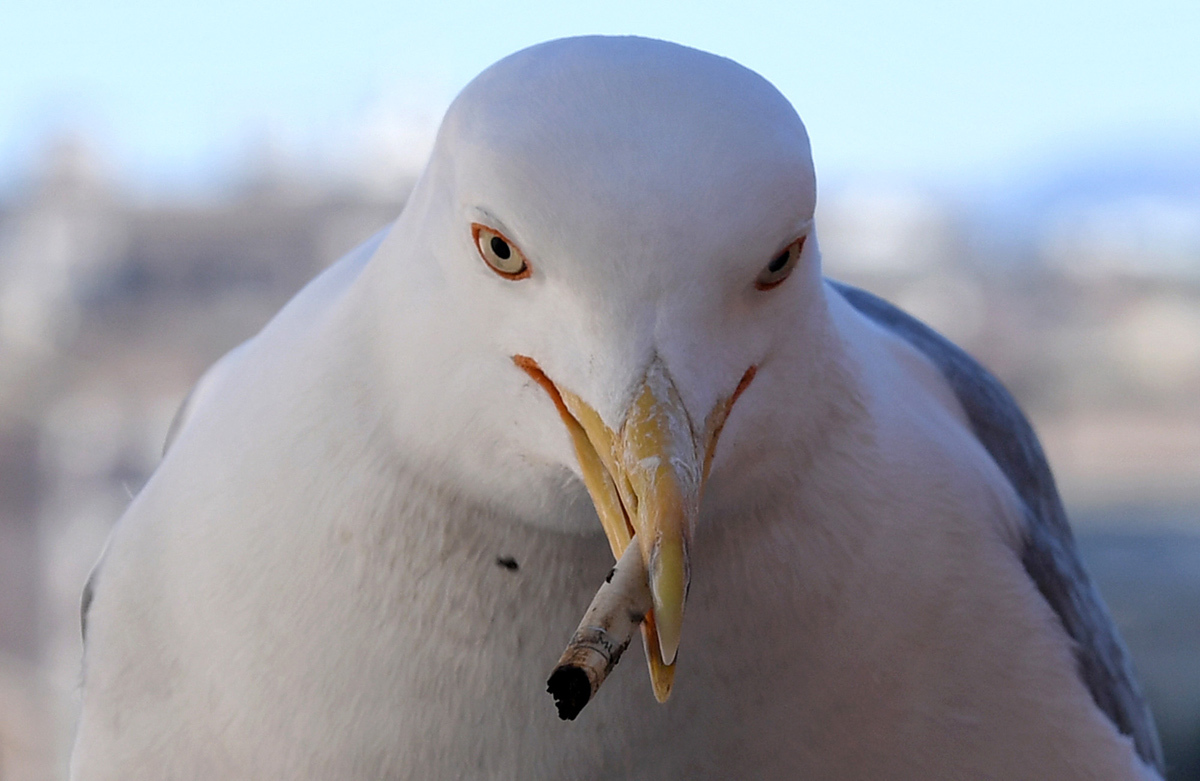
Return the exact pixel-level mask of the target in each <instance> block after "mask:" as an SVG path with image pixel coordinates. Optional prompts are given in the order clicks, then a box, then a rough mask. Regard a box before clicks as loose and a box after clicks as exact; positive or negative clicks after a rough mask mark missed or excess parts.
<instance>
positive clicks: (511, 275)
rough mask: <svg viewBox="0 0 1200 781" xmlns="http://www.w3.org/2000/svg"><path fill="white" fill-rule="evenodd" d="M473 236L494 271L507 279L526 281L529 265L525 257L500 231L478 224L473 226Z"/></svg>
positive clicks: (484, 258)
mask: <svg viewBox="0 0 1200 781" xmlns="http://www.w3.org/2000/svg"><path fill="white" fill-rule="evenodd" d="M471 234H472V235H473V236H474V237H475V247H476V248H477V249H478V250H479V254H480V256H481V257H482V258H483V260H484V262H485V263H487V264H488V268H490V269H491V270H492V271H495V272H496V273H497V274H499V275H500V276H502V277H504V278H505V279H524V278H525V277H527V276H529V274H530V270H529V263H528V262H526V260H525V255H524V254H522V252H521V250H519V249H517V245H515V244H513V243H512V242H511V241H509V240H508V239H507V238H505V236H504V234H502V233H501V232H500V231H497V230H493V229H492V228H489V227H487V226H486V225H480V224H479V223H477V222H476V223H472V224H471Z"/></svg>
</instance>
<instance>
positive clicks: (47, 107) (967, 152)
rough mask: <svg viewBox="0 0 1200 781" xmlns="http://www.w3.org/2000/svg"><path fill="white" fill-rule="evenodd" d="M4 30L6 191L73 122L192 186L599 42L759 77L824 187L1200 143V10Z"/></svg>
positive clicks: (1031, 5)
mask: <svg viewBox="0 0 1200 781" xmlns="http://www.w3.org/2000/svg"><path fill="white" fill-rule="evenodd" d="M14 3H15V6H14ZM3 21H4V23H3V25H2V26H0V188H2V187H3V185H4V184H5V183H6V182H10V181H11V180H12V179H13V178H14V177H15V176H17V175H19V174H20V173H21V172H22V171H24V170H26V169H27V168H28V166H29V161H30V160H31V159H34V157H35V156H36V154H37V151H38V149H39V148H40V147H41V146H42V145H43V144H44V139H45V138H46V136H47V134H50V133H54V132H60V131H63V130H69V129H76V130H82V131H83V132H85V133H86V134H88V135H90V136H92V137H93V138H94V139H96V141H97V143H98V144H99V145H100V146H102V147H103V148H104V149H105V150H106V153H107V154H108V155H109V156H110V157H111V160H112V162H113V166H114V167H115V168H116V169H118V170H119V171H120V172H121V174H122V175H123V176H125V177H127V178H129V179H131V180H133V181H137V182H140V183H142V184H146V185H150V186H156V185H164V186H170V185H173V186H183V187H187V186H191V185H193V184H196V183H203V182H205V181H207V180H210V179H212V177H214V176H217V175H218V172H220V171H222V170H228V168H229V166H230V165H232V163H231V162H230V161H231V160H236V158H237V156H238V155H239V154H244V153H245V148H246V145H247V144H248V143H249V142H248V139H253V138H255V137H256V136H261V135H262V134H263V133H266V132H270V133H273V134H276V135H281V136H283V137H285V138H288V139H293V145H294V146H296V147H297V148H300V149H307V150H310V151H312V150H320V149H322V148H325V147H329V146H331V145H336V144H337V143H339V139H341V138H343V135H344V134H343V135H339V133H340V132H341V131H340V130H339V129H340V128H344V127H346V126H348V125H353V124H354V123H355V122H358V121H360V120H361V118H362V117H363V115H364V114H366V113H369V111H370V110H371V107H372V106H373V105H377V104H379V103H380V102H388V101H390V102H391V103H393V104H398V105H400V106H402V107H406V108H405V110H412V111H413V112H414V113H415V114H417V115H423V116H427V120H426V121H428V122H433V121H434V119H435V118H436V115H437V114H439V113H440V110H441V109H442V108H444V106H445V105H446V103H448V102H449V100H450V98H451V97H452V96H453V95H454V93H455V92H457V90H458V89H460V88H461V87H462V86H463V85H464V84H465V83H466V82H467V81H468V80H469V79H470V78H471V77H472V76H473V75H474V74H475V73H477V72H478V71H479V70H481V69H482V68H484V67H486V66H487V65H488V64H490V63H491V62H493V61H494V60H496V59H498V58H500V57H502V56H504V55H505V54H507V53H509V52H511V51H514V50H516V49H519V48H522V47H524V46H527V45H529V44H532V43H536V42H538V41H542V40H546V39H549V38H556V37H561V36H566V35H575V34H583V33H635V34H641V35H649V36H653V37H660V38H667V39H670V40H674V41H678V42H680V43H685V44H689V45H692V46H696V47H699V48H702V49H707V50H709V51H713V52H716V53H719V54H723V55H726V56H729V57H732V58H733V59H736V60H738V61H739V62H742V63H743V64H745V65H747V66H749V67H751V68H754V69H755V70H757V71H759V72H760V73H762V74H763V75H764V76H766V77H767V78H768V79H770V80H771V81H772V82H774V83H775V85H776V86H778V87H779V88H780V90H782V91H783V93H784V94H785V95H787V96H788V97H789V98H790V99H791V100H792V102H793V103H794V104H795V105H796V107H797V109H798V110H799V112H800V114H801V116H802V117H804V119H805V122H806V124H807V125H808V127H809V131H810V134H811V136H812V139H813V145H814V153H815V156H816V159H817V165H818V171H819V173H824V174H826V175H830V174H833V175H847V174H871V175H882V176H892V177H905V178H915V179H919V180H925V181H930V182H940V183H945V184H950V185H955V184H962V183H969V182H973V181H984V180H988V179H989V178H990V179H995V178H997V177H1002V176H1003V175H1005V172H1006V171H1009V170H1011V169H1012V168H1014V167H1019V166H1022V165H1028V164H1030V161H1031V160H1036V159H1037V158H1040V157H1046V156H1055V155H1062V154H1067V153H1072V152H1077V151H1079V150H1084V151H1086V149H1087V148H1089V147H1095V148H1097V149H1101V148H1108V147H1112V148H1125V147H1137V146H1141V147H1145V146H1147V145H1149V146H1154V145H1156V144H1166V145H1170V144H1181V145H1190V144H1195V143H1197V139H1200V44H1198V43H1197V41H1200V2H1197V0H1136V1H1135V0H1121V1H1120V2H1112V1H1106V0H1090V1H1089V2H1055V0H1042V2H1035V1H1033V0H1010V1H1009V2H1004V3H970V2H965V1H964V0H959V2H939V1H935V0H909V2H903V3H882V2H866V1H857V2H856V1H854V0H846V1H843V2H823V3H803V2H790V3H787V2H772V1H770V0H743V1H742V2H736V3H728V2H726V3H719V2H693V3H688V4H677V5H676V4H666V3H653V2H633V1H630V2H626V1H625V0H621V1H619V2H608V3H603V4H601V3H567V2H561V0H560V1H559V2H520V1H519V0H514V2H511V3H508V4H496V3H482V2H452V1H444V2H432V1H427V2H421V3H414V2H399V3H395V2H393V3H382V2H377V1H376V0H339V2H337V3H334V2H331V1H330V2H323V3H315V2H309V1H308V0H293V1H292V2H287V3H283V2H278V0H262V1H261V2H247V0H238V1H237V2H235V1H234V0H209V1H208V2H204V3H187V2H182V3H181V2H164V1H163V0H127V1H126V2H115V1H110V2H94V1H92V2H79V1H78V0H10V2H9V3H6V8H5V11H4V13H3Z"/></svg>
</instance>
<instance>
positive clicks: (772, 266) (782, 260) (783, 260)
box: [492, 239, 792, 274]
mask: <svg viewBox="0 0 1200 781" xmlns="http://www.w3.org/2000/svg"><path fill="white" fill-rule="evenodd" d="M492 241H495V239H492ZM791 254H792V253H791V250H784V251H783V254H782V255H780V256H779V257H777V258H775V260H772V261H771V262H770V263H769V264H768V265H767V271H770V272H771V273H772V274H774V273H776V272H777V271H779V270H780V269H781V268H783V267H784V266H786V265H787V262H788V256H789V255H791Z"/></svg>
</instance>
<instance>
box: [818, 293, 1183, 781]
mask: <svg viewBox="0 0 1200 781" xmlns="http://www.w3.org/2000/svg"><path fill="white" fill-rule="evenodd" d="M831 284H832V285H833V287H834V288H835V289H836V290H837V291H838V292H839V293H841V294H842V296H843V297H844V298H845V299H846V301H848V302H849V303H850V305H851V306H853V307H854V308H855V309H857V310H858V311H859V312H861V313H862V314H864V315H866V316H867V317H868V318H870V319H871V320H873V321H874V322H875V323H877V324H879V325H880V326H882V327H884V328H886V329H888V330H889V331H891V332H892V333H894V334H896V335H897V336H899V337H901V338H902V339H904V340H905V341H907V342H908V343H909V344H911V345H912V346H913V347H915V348H916V349H918V350H920V351H921V352H922V353H924V354H925V356H926V357H927V358H929V360H931V361H932V362H933V363H934V365H936V366H937V367H938V368H939V369H940V370H941V372H942V374H943V375H945V377H946V380H947V381H948V382H949V383H950V387H951V388H952V389H953V390H954V394H955V395H956V396H957V397H958V401H959V403H960V404H962V406H963V409H964V410H965V411H966V413H967V419H968V420H969V421H970V423H971V427H972V428H973V429H974V431H975V436H976V437H978V439H979V441H980V442H981V443H982V444H983V446H984V447H985V448H986V449H987V451H988V453H990V454H991V456H992V458H993V459H994V460H995V461H996V464H997V465H999V467H1000V469H1001V470H1002V471H1003V472H1004V474H1005V475H1006V476H1007V477H1008V479H1009V482H1011V483H1012V485H1013V487H1014V488H1016V491H1017V494H1018V495H1019V496H1020V498H1021V500H1022V501H1023V502H1024V505H1025V508H1024V509H1025V514H1026V517H1027V521H1028V522H1027V523H1026V529H1025V539H1024V549H1023V550H1022V553H1021V563H1022V564H1023V565H1024V567H1025V571H1026V572H1027V573H1029V577H1031V578H1032V579H1033V581H1034V583H1036V584H1037V587H1038V590H1039V591H1040V592H1041V593H1042V596H1043V597H1044V598H1045V599H1046V602H1048V603H1049V604H1050V607H1051V608H1053V609H1054V612H1055V613H1057V614H1058V617H1059V618H1060V619H1061V620H1062V624H1063V627H1064V628H1065V629H1066V630H1067V634H1069V635H1070V636H1071V638H1072V639H1073V640H1074V641H1075V658H1076V662H1077V664H1078V670H1079V675H1080V677H1081V678H1082V679H1083V681H1084V683H1086V684H1087V687H1088V689H1089V690H1090V691H1091V693H1092V699H1094V700H1095V701H1096V705H1098V706H1099V707H1100V710H1102V711H1104V713H1106V714H1107V715H1108V717H1109V718H1110V719H1112V722H1113V723H1114V724H1115V725H1116V726H1117V729H1119V730H1120V731H1121V732H1122V733H1123V734H1125V735H1128V736H1129V737H1131V738H1132V739H1133V743H1134V746H1135V747H1136V748H1137V752H1138V754H1139V755H1140V756H1141V758H1142V760H1143V761H1144V762H1146V763H1147V764H1149V765H1152V766H1153V767H1155V768H1157V769H1158V771H1159V772H1160V773H1165V770H1164V767H1163V755H1162V747H1161V746H1160V745H1159V742H1158V731H1157V730H1156V729H1155V726H1154V717H1153V716H1152V715H1151V714H1150V709H1149V708H1148V707H1147V705H1146V701H1145V699H1144V697H1143V696H1142V692H1141V689H1140V688H1139V687H1138V684H1137V681H1136V680H1135V678H1134V675H1133V667H1132V664H1131V662H1130V659H1129V653H1128V652H1127V651H1126V650H1125V646H1124V644H1123V643H1122V642H1121V638H1120V637H1119V636H1118V635H1117V631H1116V628H1115V627H1114V626H1113V622H1112V618H1111V617H1110V616H1109V614H1108V610H1107V608H1105V606H1104V602H1103V601H1102V600H1101V599H1100V595H1099V593H1098V592H1097V591H1096V588H1095V586H1094V585H1093V584H1092V581H1091V578H1089V577H1088V574H1087V572H1086V571H1085V570H1084V568H1083V564H1082V562H1081V561H1080V559H1079V554H1078V552H1077V550H1076V547H1075V538H1074V536H1073V535H1072V534H1071V527H1070V526H1069V525H1068V523H1067V515H1066V511H1065V510H1064V509H1063V504H1062V500H1061V499H1060V498H1059V496H1058V489H1057V488H1055V486H1054V477H1053V475H1051V473H1050V466H1049V464H1047V462H1046V457H1045V455H1043V453H1042V448H1041V445H1040V444H1039V443H1038V439H1037V435H1036V434H1034V433H1033V428H1032V427H1031V426H1030V425H1029V421H1027V420H1026V419H1025V416H1024V414H1022V412H1021V410H1020V408H1019V407H1018V406H1017V403H1016V401H1014V400H1013V398H1012V396H1011V395H1010V394H1009V393H1008V391H1007V390H1005V388H1004V386H1003V385H1001V384H1000V381H999V380H997V379H996V378H995V377H993V376H992V375H991V374H989V373H988V371H987V370H986V369H984V368H983V367H982V366H980V365H979V363H977V362H976V361H975V359H974V358H972V357H971V356H969V355H967V354H966V353H965V352H964V351H963V350H961V349H959V348H958V347H956V346H955V345H954V344H952V343H951V342H950V341H949V340H947V339H946V338H945V337H943V336H942V335H941V334H938V333H937V332H936V331H934V330H933V329H931V328H929V327H928V326H926V325H925V324H924V323H922V322H920V321H919V320H917V319H915V318H913V317H912V316H910V315H908V314H906V313H904V312H902V311H900V310H899V309H897V308H896V307H895V306H893V305H892V304H890V303H888V302H887V301H884V300H883V299H882V298H879V297H877V296H874V295H872V294H870V293H867V292H866V291H863V290H859V289H858V288H855V287H851V286H849V285H844V284H841V283H838V282H833V283H831Z"/></svg>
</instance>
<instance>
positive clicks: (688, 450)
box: [513, 355, 755, 702]
mask: <svg viewBox="0 0 1200 781" xmlns="http://www.w3.org/2000/svg"><path fill="white" fill-rule="evenodd" d="M513 361H514V363H516V364H517V366H519V367H520V368H521V369H523V370H524V371H525V372H526V373H528V374H529V375H530V376H531V377H533V379H534V380H536V381H537V382H538V384H539V385H541V386H542V387H543V388H544V389H545V390H546V392H547V393H549V394H550V397H551V399H552V400H553V401H554V403H555V406H556V407H557V408H558V411H559V414H560V416H561V417H562V419H563V422H564V423H565V424H566V426H567V430H568V431H569V432H570V434H571V440H572V442H573V444H574V446H575V455H576V457H577V458H578V459H579V466H580V471H581V472H582V473H583V481H584V484H585V485H586V486H587V489H588V492H589V493H590V494H591V496H592V501H593V503H595V505H596V513H597V515H599V517H600V523H601V525H602V526H603V527H604V532H605V535H606V536H607V537H608V542H609V545H610V547H611V548H612V552H613V557H614V558H615V559H620V557H621V554H623V553H624V552H625V549H626V548H627V547H628V546H629V542H630V540H631V539H632V538H633V535H634V534H635V533H636V534H637V539H638V540H639V541H640V546H641V553H642V560H643V561H644V562H645V563H646V569H647V572H648V573H649V581H650V582H649V586H650V594H651V596H652V598H653V605H654V608H653V610H652V611H651V612H650V614H648V615H647V616H646V620H645V623H643V624H642V639H643V642H644V645H645V649H646V658H647V661H648V662H649V666H650V681H651V684H652V685H653V688H654V696H655V698H656V699H657V700H658V701H659V702H665V701H666V699H667V697H668V696H669V695H670V693H671V685H672V683H673V681H674V677H675V657H676V652H677V651H678V648H679V640H680V635H681V630H682V626H683V608H684V603H685V602H686V600H687V593H688V586H689V584H690V582H691V567H690V559H689V554H688V551H689V548H690V545H691V541H692V534H693V531H694V529H695V525H696V520H697V518H698V516H699V513H700V497H701V494H702V492H703V488H704V482H705V480H706V479H707V477H708V467H709V464H710V463H711V460H712V455H713V451H714V450H715V448H716V442H717V437H718V436H719V434H720V431H721V427H722V426H723V425H724V423H725V419H726V417H727V416H728V414H729V410H730V409H731V408H732V406H733V403H734V401H736V399H737V397H738V395H740V394H741V392H742V391H743V390H744V389H745V387H746V386H747V385H749V384H750V380H751V379H753V377H754V372H755V367H750V369H749V370H748V371H747V372H746V373H745V375H744V376H743V377H742V381H741V382H740V383H739V384H738V386H737V389H736V390H735V391H734V392H733V393H732V394H731V395H730V396H729V397H728V398H727V399H723V400H722V401H721V402H719V403H718V404H717V405H716V407H714V409H713V410H712V412H711V413H710V414H709V415H708V418H707V419H706V421H705V425H704V428H703V430H701V431H697V430H696V427H695V426H694V425H693V424H692V421H691V419H690V418H689V416H688V413H687V410H686V409H685V408H684V406H683V401H682V399H681V398H680V396H679V391H678V389H677V388H676V387H675V383H674V381H673V380H672V379H671V376H670V374H669V373H668V372H667V369H666V366H665V365H664V364H663V362H662V361H661V360H660V359H659V358H657V357H656V358H655V359H654V360H653V361H652V362H651V364H650V366H649V368H648V369H647V371H646V375H645V377H644V378H643V380H642V382H641V384H640V386H639V387H638V389H637V391H636V392H635V393H634V397H633V401H632V403H631V404H630V406H629V409H628V410H627V411H626V414H625V419H624V421H623V422H622V423H621V426H620V428H619V430H618V431H613V430H612V429H610V428H609V427H608V426H607V425H605V423H604V421H603V420H601V418H600V415H599V414H598V413H597V412H596V411H595V410H593V409H592V408H591V407H590V406H589V405H588V404H587V403H585V402H584V401H583V400H582V399H580V398H579V397H578V396H576V395H575V394H573V393H571V392H570V391H567V390H564V389H563V388H560V387H558V386H557V385H555V384H554V383H553V382H552V381H551V380H550V379H549V378H548V377H547V376H546V375H545V374H544V373H543V372H542V370H541V368H540V367H539V366H538V365H537V363H536V362H535V361H533V360H532V359H530V358H526V357H525V356H520V355H518V356H514V358H513Z"/></svg>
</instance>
